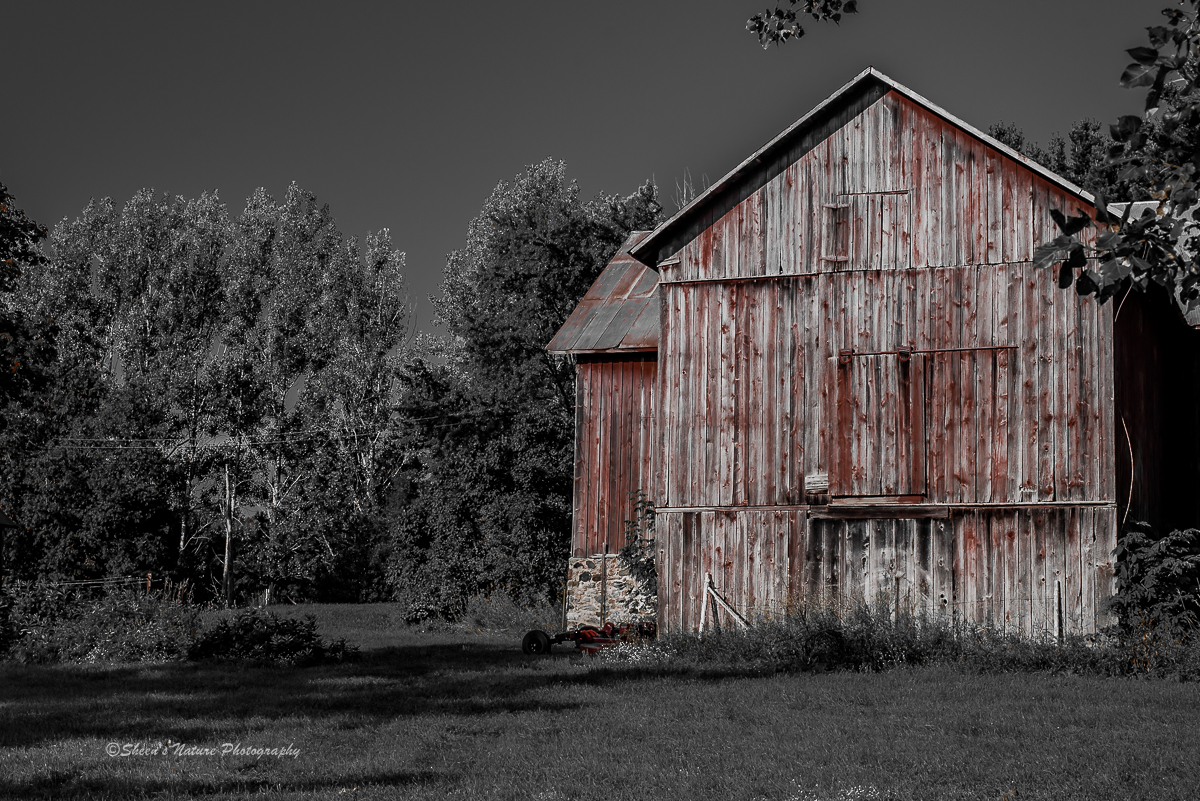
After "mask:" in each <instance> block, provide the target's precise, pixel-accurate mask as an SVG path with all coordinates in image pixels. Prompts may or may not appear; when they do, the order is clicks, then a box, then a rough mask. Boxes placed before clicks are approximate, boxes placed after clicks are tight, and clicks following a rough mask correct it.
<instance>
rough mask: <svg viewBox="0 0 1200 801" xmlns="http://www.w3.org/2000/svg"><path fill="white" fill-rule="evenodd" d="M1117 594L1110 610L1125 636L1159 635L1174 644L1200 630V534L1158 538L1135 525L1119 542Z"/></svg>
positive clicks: (1185, 532)
mask: <svg viewBox="0 0 1200 801" xmlns="http://www.w3.org/2000/svg"><path fill="white" fill-rule="evenodd" d="M1116 557H1117V566H1116V577H1117V594H1116V595H1115V596H1114V597H1113V598H1112V600H1111V601H1109V611H1110V612H1112V613H1113V614H1115V615H1116V616H1117V620H1118V624H1117V626H1118V630H1119V633H1120V634H1121V635H1122V636H1125V637H1130V636H1133V637H1135V638H1136V637H1139V636H1141V635H1143V634H1145V633H1146V632H1151V631H1154V632H1159V633H1162V634H1165V635H1166V636H1168V637H1170V638H1171V639H1173V640H1182V639H1186V638H1188V637H1189V636H1190V635H1192V634H1193V633H1194V632H1195V631H1196V628H1197V626H1198V625H1200V530H1197V529H1194V528H1189V529H1185V530H1182V531H1172V532H1171V533H1169V534H1166V535H1165V536H1161V537H1159V536H1156V535H1155V533H1154V531H1153V530H1152V529H1151V528H1150V526H1149V525H1147V524H1145V523H1139V522H1133V523H1131V524H1130V525H1129V526H1127V527H1126V529H1125V531H1124V532H1122V534H1121V537H1120V538H1119V539H1118V541H1117V549H1116Z"/></svg>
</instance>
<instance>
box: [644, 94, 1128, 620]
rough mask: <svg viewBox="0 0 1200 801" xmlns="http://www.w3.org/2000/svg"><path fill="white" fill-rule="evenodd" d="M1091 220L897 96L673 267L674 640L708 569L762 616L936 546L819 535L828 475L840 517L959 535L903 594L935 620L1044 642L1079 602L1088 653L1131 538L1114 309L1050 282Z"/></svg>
mask: <svg viewBox="0 0 1200 801" xmlns="http://www.w3.org/2000/svg"><path fill="white" fill-rule="evenodd" d="M1083 207H1084V205H1083V203H1082V201H1080V200H1079V199H1077V198H1075V197H1074V196H1073V195H1071V194H1070V193H1068V192H1067V191H1065V190H1063V189H1061V188H1059V187H1057V186H1055V185H1053V184H1051V183H1050V182H1048V181H1047V180H1045V179H1044V178H1042V177H1041V176H1039V175H1037V174H1035V173H1033V172H1031V171H1030V170H1029V169H1027V168H1026V167H1025V166H1023V165H1021V164H1020V163H1018V162H1017V161H1015V160H1014V159H1012V158H1010V157H1009V156H1007V155H1005V154H1003V153H1001V152H1000V151H999V150H996V149H993V148H991V147H989V146H987V145H986V144H985V143H983V142H982V141H981V140H979V139H977V138H976V137H974V136H972V135H971V134H969V133H968V132H966V131H963V130H961V129H959V128H958V127H957V126H955V125H953V124H951V123H950V122H948V121H946V120H944V119H942V118H941V117H939V116H937V115H935V114H933V113H932V112H930V111H929V110H927V109H925V108H923V107H921V106H920V105H918V104H916V103H914V102H912V101H910V100H908V99H907V98H905V97H902V96H901V95H899V94H897V93H895V92H892V93H890V94H887V95H885V96H884V97H882V99H880V100H878V101H877V102H875V103H874V104H873V105H871V106H869V107H868V108H867V109H866V110H865V111H864V112H863V113H862V114H860V115H859V116H858V117H856V118H854V119H853V120H852V121H851V122H850V124H847V125H846V126H844V127H843V128H841V129H840V130H838V131H837V132H835V133H834V134H833V135H832V136H830V137H829V138H828V139H827V140H825V141H824V142H822V143H821V144H819V145H817V146H816V147H815V148H813V149H812V150H810V151H808V152H807V153H806V154H805V155H804V156H802V157H801V158H800V159H799V160H797V161H796V162H795V163H793V164H792V165H791V166H790V167H788V168H787V169H784V170H782V172H780V173H779V174H778V175H777V176H776V177H774V178H773V179H771V180H770V181H768V182H767V183H766V184H765V185H764V186H762V187H761V188H760V189H758V190H757V191H755V192H754V193H752V194H750V195H749V196H748V197H747V198H746V199H745V200H744V201H742V202H741V203H739V204H737V205H736V206H734V207H733V208H731V209H730V210H729V211H728V212H727V213H724V214H723V215H722V216H721V217H720V218H719V219H716V220H714V221H713V222H712V224H711V226H709V227H708V228H707V229H706V230H704V231H703V232H702V233H701V234H700V235H699V236H698V237H697V238H695V239H694V240H692V241H691V242H690V243H689V244H687V245H685V246H684V247H683V248H682V250H680V251H679V253H678V259H677V260H675V259H668V260H667V261H664V262H663V263H662V264H661V265H660V269H661V281H660V287H659V291H660V295H661V297H662V313H661V318H660V341H659V353H660V361H661V369H660V371H659V396H658V397H659V400H660V403H659V405H658V407H657V410H656V414H657V416H658V432H659V437H660V444H659V450H660V453H661V457H660V461H659V465H660V467H659V470H658V472H657V478H656V501H657V503H658V505H659V507H660V509H662V514H663V517H662V523H661V524H660V528H659V532H660V536H662V537H664V553H663V555H662V556H663V562H662V563H661V565H660V568H661V570H662V573H663V576H662V577H663V580H664V582H665V584H664V585H663V586H665V587H666V588H668V591H667V592H664V593H663V594H662V595H661V596H660V597H662V598H663V603H664V611H663V615H664V618H663V621H664V628H666V629H667V630H671V629H672V628H679V627H684V628H687V627H689V626H690V625H693V624H694V621H695V620H696V618H695V617H694V616H689V615H693V612H690V611H689V610H691V609H692V608H693V607H696V608H697V609H698V607H697V606H696V605H697V602H698V598H699V597H700V595H699V591H700V585H699V583H698V582H700V581H702V580H703V576H704V573H705V572H708V566H709V565H717V566H720V567H721V569H722V570H725V571H726V572H727V573H728V574H729V575H727V577H726V578H727V583H726V584H725V585H722V586H725V587H727V588H728V593H729V594H731V600H732V601H733V602H734V603H735V605H739V604H740V605H745V606H747V607H758V606H761V605H762V604H764V603H767V602H768V601H770V602H771V603H779V602H781V599H786V598H788V597H794V593H793V595H789V592H793V591H794V590H796V589H797V588H803V590H804V591H805V592H809V591H811V590H812V589H813V588H820V587H828V586H829V582H828V581H827V580H826V579H825V578H820V577H819V576H820V575H821V574H820V573H819V570H827V569H828V570H833V564H835V563H837V561H838V560H843V565H842V566H843V568H844V570H843V572H841V573H838V574H837V575H839V576H842V577H843V579H842V580H840V583H838V584H837V586H839V587H841V588H842V589H843V590H853V589H855V588H860V589H864V591H867V590H870V589H871V586H872V585H870V584H869V583H868V584H862V586H861V587H859V583H856V582H857V581H858V580H857V579H855V578H854V576H855V575H858V574H856V573H855V572H854V570H853V569H851V568H849V567H847V565H857V564H860V563H859V562H858V561H856V559H857V557H855V558H853V559H850V561H849V562H845V560H846V559H847V558H849V557H846V556H845V555H844V554H845V553H851V554H852V553H853V547H851V546H853V543H854V542H857V541H858V540H855V537H859V536H860V535H859V534H852V533H851V532H855V531H857V532H860V533H861V537H865V539H862V542H864V543H868V545H864V546H863V547H864V548H865V549H866V550H865V551H864V553H865V554H866V557H865V558H866V559H867V562H868V563H869V564H873V563H874V562H873V561H872V560H884V561H886V560H887V559H888V558H890V557H887V547H888V546H885V543H887V542H889V541H890V540H888V539H887V537H888V536H892V537H893V539H895V537H900V540H901V541H903V542H908V541H909V540H906V539H904V537H908V536H909V534H904V535H903V536H901V535H900V534H896V533H895V532H909V533H910V534H911V536H912V537H917V534H916V533H914V532H917V531H918V529H920V526H918V524H916V523H911V522H910V523H904V522H897V521H895V520H882V519H881V520H862V521H857V522H854V523H850V522H820V521H815V520H813V519H810V518H809V517H808V515H809V508H808V507H807V506H806V504H807V502H808V499H807V497H806V492H805V490H806V487H805V480H806V477H807V476H813V475H821V474H826V475H828V480H829V487H830V493H831V494H832V495H833V500H834V502H835V504H836V503H838V502H848V501H852V500H854V498H855V496H858V497H859V498H864V497H868V496H869V497H872V498H875V499H877V500H878V499H879V496H908V497H909V498H910V499H917V500H920V501H921V502H922V503H924V504H931V505H940V506H942V507H945V508H946V510H947V514H950V517H949V518H948V520H949V521H951V522H950V523H942V522H937V521H934V522H928V521H927V522H926V523H924V524H921V525H924V526H926V529H920V530H928V531H933V528H931V527H937V526H942V525H948V526H950V528H948V529H947V531H948V533H947V534H946V537H948V538H949V539H946V540H944V541H943V540H937V538H936V537H935V538H934V540H931V541H930V542H933V543H934V544H933V545H930V546H929V550H928V554H929V558H930V559H934V560H935V562H936V563H937V564H939V565H941V566H942V568H945V569H947V570H948V571H949V572H948V573H946V574H945V575H944V576H942V578H940V579H938V581H940V582H941V584H938V583H937V581H933V580H932V579H928V580H926V583H924V584H923V583H922V580H921V579H920V578H919V575H918V574H919V571H918V565H917V563H916V562H913V563H912V564H911V565H910V564H909V562H904V564H905V565H906V566H905V568H904V571H903V576H897V575H892V576H891V580H895V579H896V578H898V577H901V578H903V579H904V581H906V582H908V584H906V585H905V586H907V587H908V588H909V591H910V592H911V593H915V594H917V595H919V596H920V597H921V598H922V599H923V600H922V601H921V602H922V603H927V604H934V603H935V602H937V601H938V600H939V599H941V598H943V597H946V598H948V600H947V603H949V604H953V606H954V607H955V608H956V609H957V610H958V612H959V613H960V614H963V615H965V616H967V617H969V618H970V619H975V620H985V619H989V616H991V617H990V619H1003V620H1006V621H1011V620H1016V621H1017V625H1018V626H1023V625H1026V624H1025V623H1022V622H1021V621H1027V625H1028V630H1038V629H1041V628H1044V625H1043V623H1044V621H1045V620H1046V619H1047V618H1046V615H1047V612H1046V611H1045V610H1046V608H1047V607H1046V604H1047V603H1048V601H1047V600H1046V598H1047V597H1048V596H1047V594H1046V593H1047V592H1053V593H1055V594H1054V595H1053V597H1055V598H1057V597H1058V593H1065V595H1063V597H1064V598H1067V599H1068V600H1069V601H1070V603H1069V604H1067V607H1069V608H1070V609H1074V606H1072V604H1074V603H1075V599H1078V603H1079V610H1080V611H1079V612H1078V614H1075V612H1070V611H1064V625H1067V626H1068V628H1069V629H1072V630H1079V629H1082V630H1091V629H1092V628H1093V626H1094V620H1095V614H1096V609H1097V601H1098V599H1101V598H1103V597H1104V596H1106V595H1107V594H1108V592H1110V591H1111V569H1110V568H1109V567H1105V565H1106V564H1107V560H1108V559H1109V558H1110V553H1111V550H1112V548H1113V547H1114V545H1115V531H1116V520H1115V510H1114V504H1115V500H1116V495H1115V487H1114V480H1113V475H1114V469H1113V464H1114V443H1115V438H1114V418H1113V403H1112V398H1113V367H1112V365H1113V355H1112V342H1113V339H1112V325H1113V322H1112V320H1113V318H1112V310H1113V307H1112V305H1111V304H1110V305H1107V306H1103V307H1101V306H1099V305H1098V304H1097V303H1096V302H1095V301H1094V300H1091V299H1079V298H1078V297H1077V296H1076V295H1075V294H1074V293H1073V292H1064V291H1062V290H1060V289H1058V288H1057V284H1056V282H1055V281H1054V276H1052V275H1049V274H1047V273H1045V272H1041V273H1037V272H1035V271H1034V270H1033V269H1032V265H1031V259H1032V256H1033V250H1034V248H1035V246H1036V244H1038V243H1040V242H1043V241H1045V240H1047V239H1049V238H1052V237H1053V236H1054V234H1055V227H1054V224H1053V221H1052V219H1051V217H1050V212H1051V210H1053V209H1058V210H1061V211H1063V212H1064V213H1066V214H1074V213H1075V212H1076V211H1077V210H1079V209H1081V208H1083ZM1039 505H1040V506H1039ZM764 507H767V508H764ZM770 507H783V508H770ZM687 521H690V522H687ZM839 526H840V527H841V528H838V527H839ZM914 526H915V527H916V528H914ZM864 527H865V528H864ZM872 527H874V528H872ZM880 527H882V528H880ZM888 527H891V528H888ZM938 530H939V531H941V529H938ZM836 531H841V532H842V534H835V533H833V532H836ZM868 531H873V532H875V533H874V534H872V535H871V536H867V534H865V533H862V532H868ZM879 531H892V532H893V534H891V535H888V534H880V533H878V532H879ZM785 532H786V536H785ZM981 532H983V533H981ZM1022 532H1024V533H1022ZM1010 534H1011V536H1010ZM931 536H932V535H931ZM797 537H800V538H801V539H796V538H797ZM706 538H707V539H706ZM847 538H848V539H847ZM918 540H919V538H918V539H916V540H912V541H913V542H916V541H918ZM843 541H849V542H850V543H851V546H844V545H842V544H839V543H842V542H843ZM781 543H784V544H783V545H781ZM938 543H940V545H938ZM935 545H936V546H937V547H934V546H935ZM847 547H850V550H849V551H847V550H846V548H847ZM854 547H857V546H854ZM897 547H899V546H897ZM780 548H783V551H781V550H780ZM1085 548H1086V550H1087V554H1086V556H1085ZM764 549H765V550H764ZM918 552H919V549H917V550H913V553H918ZM922 553H923V552H922ZM1021 554H1025V557H1024V561H1022V556H1021ZM801 555H804V558H803V559H802V558H801ZM907 558H908V557H905V559H907ZM914 558H915V557H914ZM689 560H690V561H689ZM706 560H707V561H706ZM1039 560H1041V561H1039ZM1047 560H1049V561H1047ZM798 562H803V563H804V564H806V565H808V566H807V567H803V568H800V572H799V573H796V572H795V570H796V569H797V568H796V564H797V563H798ZM818 562H819V563H820V564H821V565H822V566H821V567H820V568H819V570H818V568H816V567H813V565H815V564H817V563H818ZM1059 562H1062V566H1061V567H1055V568H1053V571H1057V572H1055V573H1054V574H1053V575H1054V576H1055V578H1053V580H1052V579H1051V578H1050V576H1051V573H1048V572H1047V571H1048V570H1051V568H1048V567H1046V565H1047V564H1051V565H1056V564H1058V563H1059ZM930 564H933V563H930ZM785 565H786V566H787V570H786V571H785V573H784V575H783V578H781V575H780V571H781V570H783V569H784V568H783V566H785ZM1023 565H1024V567H1023ZM860 567H861V565H860ZM910 568H911V569H910ZM897 569H898V568H897ZM929 569H932V568H929ZM805 570H808V571H810V572H811V571H813V570H818V572H817V573H815V574H812V575H810V576H808V577H807V578H805V576H806V575H807V574H806V573H805V572H804V571H805ZM846 570H849V572H848V573H847V572H845V571H846ZM1022 570H1025V571H1026V572H1025V573H1022V572H1021V571H1022ZM1106 570H1107V571H1108V572H1105V571H1106ZM1030 571H1032V572H1030ZM712 572H713V573H714V577H715V576H716V575H717V571H715V570H714V571H712ZM935 572H936V571H935ZM860 573H861V574H862V575H865V576H872V575H876V573H873V572H871V571H866V572H862V571H860ZM831 575H832V574H831ZM939 575H940V574H939ZM947 576H948V578H947ZM1022 576H1024V578H1022ZM864 581H866V579H864ZM947 581H949V582H950V586H951V592H950V593H949V595H945V593H944V592H943V589H940V587H943V586H944V585H945V583H946V582H947ZM1005 581H1011V585H1012V586H1011V587H1009V586H1008V585H1006V584H1005V583H1004V582H1005ZM1052 581H1057V582H1060V584H1058V585H1053V583H1052ZM847 582H849V583H847ZM1022 582H1023V583H1022ZM1047 582H1051V584H1047ZM718 583H720V582H718ZM1047 586H1059V587H1060V589H1058V590H1050V591H1048V590H1046V587H1047ZM1089 588H1090V589H1089ZM927 590H928V592H926V591H927ZM677 593H679V595H678V597H677ZM781 593H782V595H781ZM868 594H869V593H868ZM1072 615H1074V617H1072ZM672 616H674V617H672ZM688 621H693V623H689V622H688ZM1073 621H1078V624H1077V625H1076V623H1075V622H1073Z"/></svg>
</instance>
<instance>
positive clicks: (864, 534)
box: [658, 507, 1116, 635]
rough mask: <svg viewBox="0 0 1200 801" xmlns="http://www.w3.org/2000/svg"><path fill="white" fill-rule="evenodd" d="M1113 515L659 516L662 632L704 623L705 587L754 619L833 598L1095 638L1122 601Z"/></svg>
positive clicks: (1073, 511) (1095, 510)
mask: <svg viewBox="0 0 1200 801" xmlns="http://www.w3.org/2000/svg"><path fill="white" fill-rule="evenodd" d="M1115 516H1116V511H1115V509H1113V508H1112V507H1077V508H1053V507H1026V508H1021V509H1004V510H960V511H957V512H955V513H954V514H952V515H951V516H950V517H948V518H946V519H928V518H926V519H912V520H906V519H875V520H871V519H867V520H831V519H819V518H815V517H812V516H811V514H810V513H808V512H805V511H800V510H774V511H771V510H745V511H735V510H710V511H704V512H666V513H661V514H660V518H659V525H658V536H659V539H660V547H661V553H660V563H659V564H660V567H659V599H660V601H659V605H660V608H659V625H660V627H661V628H662V629H663V630H664V631H666V632H678V631H691V630H695V629H696V628H697V627H698V626H699V624H700V611H701V603H702V600H703V595H702V593H703V587H704V581H705V577H706V576H707V575H709V574H711V575H712V577H713V583H714V584H715V585H716V587H717V590H718V591H719V592H720V593H721V594H722V595H723V596H725V597H726V598H727V599H728V600H729V602H730V603H731V604H732V605H733V606H734V607H735V608H737V609H739V610H746V612H747V613H748V614H750V615H766V616H769V615H773V614H778V613H780V612H783V611H786V609H787V606H788V604H789V603H791V602H795V601H799V600H802V599H813V598H817V599H820V598H825V599H831V598H833V597H834V596H839V595H840V596H842V597H843V598H850V599H858V600H866V601H868V602H876V601H878V600H879V599H880V598H881V596H882V597H883V598H886V599H888V600H889V601H890V602H893V603H894V602H895V599H897V598H898V599H899V602H900V605H901V607H902V608H906V609H910V610H913V611H917V610H925V611H926V612H931V613H944V614H953V615H957V616H958V617H959V618H960V619H967V620H973V621H977V622H986V623H991V624H992V625H995V626H997V627H999V628H1001V629H1003V630H1007V631H1018V632H1021V633H1024V634H1036V635H1042V634H1055V633H1057V632H1058V631H1059V629H1058V628H1056V617H1057V616H1058V614H1059V610H1060V609H1061V614H1062V619H1061V627H1062V629H1061V630H1064V631H1068V632H1091V631H1095V630H1096V627H1097V623H1099V625H1104V624H1105V622H1106V620H1105V619H1103V618H1101V619H1100V620H1099V621H1097V619H1096V612H1095V610H1096V609H1097V607H1098V602H1099V600H1100V599H1103V598H1105V597H1107V596H1109V595H1110V594H1111V593H1112V592H1113V589H1114V588H1113V586H1112V584H1113V569H1112V561H1111V559H1112V557H1111V554H1109V553H1108V552H1107V551H1106V550H1105V547H1104V546H1105V543H1106V542H1108V541H1109V539H1110V536H1111V532H1112V531H1113V529H1114V528H1115V525H1116V521H1115Z"/></svg>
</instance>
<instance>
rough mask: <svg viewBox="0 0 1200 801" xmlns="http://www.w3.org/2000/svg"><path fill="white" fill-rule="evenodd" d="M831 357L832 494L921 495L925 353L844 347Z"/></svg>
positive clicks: (924, 484)
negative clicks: (864, 351) (853, 350)
mask: <svg viewBox="0 0 1200 801" xmlns="http://www.w3.org/2000/svg"><path fill="white" fill-rule="evenodd" d="M834 361H835V373H836V391H835V392H831V393H830V394H831V395H834V397H835V402H834V409H833V412H834V415H833V420H832V421H831V422H833V424H834V425H833V429H834V431H835V435H834V438H833V441H832V442H831V443H830V445H831V448H830V473H829V492H830V494H831V495H833V496H835V497H882V496H904V495H907V496H923V495H925V491H926V477H925V473H926V471H925V453H926V449H927V445H926V430H925V383H926V382H925V359H924V356H923V355H922V354H918V353H912V352H911V351H910V350H908V349H900V350H898V351H895V352H890V353H873V354H854V353H851V352H846V351H843V352H842V353H841V354H840V355H839V356H838V357H836V358H835V360H834ZM831 389H833V388H831Z"/></svg>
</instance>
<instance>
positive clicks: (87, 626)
mask: <svg viewBox="0 0 1200 801" xmlns="http://www.w3.org/2000/svg"><path fill="white" fill-rule="evenodd" d="M183 595H184V593H182V592H180V591H179V590H178V589H177V588H168V589H167V590H165V591H164V590H160V591H156V592H151V593H145V592H141V591H137V590H131V589H124V590H109V591H107V592H106V593H104V594H102V595H98V596H97V595H93V594H91V593H89V592H86V591H81V590H71V589H68V588H65V587H61V586H54V585H50V584H45V583H36V584H17V585H15V586H14V587H13V588H11V589H10V590H9V591H8V593H7V601H8V610H7V612H8V624H7V627H8V632H7V635H6V639H7V656H8V657H9V658H11V659H15V660H17V661H20V662H36V663H45V662H166V661H173V660H179V659H184V658H186V656H187V653H188V649H189V647H190V645H191V642H192V640H193V639H194V638H195V636H196V634H197V632H198V631H199V628H200V622H199V614H198V611H197V610H196V608H195V607H194V606H192V605H191V604H190V603H188V602H187V599H186V598H184V597H182V596H183Z"/></svg>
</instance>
